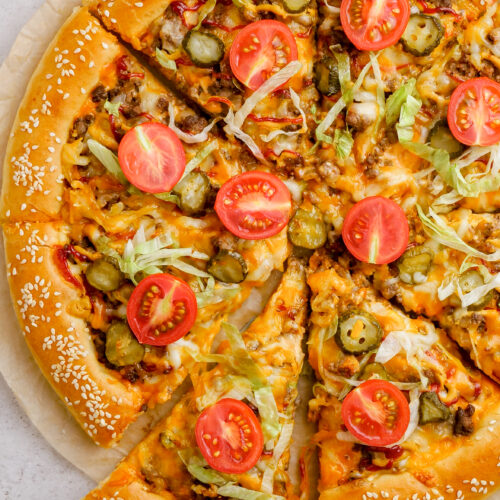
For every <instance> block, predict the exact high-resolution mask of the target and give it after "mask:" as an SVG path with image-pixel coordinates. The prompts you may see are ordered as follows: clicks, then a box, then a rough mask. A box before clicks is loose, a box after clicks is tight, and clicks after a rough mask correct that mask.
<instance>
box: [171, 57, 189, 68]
mask: <svg viewBox="0 0 500 500" xmlns="http://www.w3.org/2000/svg"><path fill="white" fill-rule="evenodd" d="M175 64H181V65H182V66H192V65H193V61H190V60H189V59H184V58H183V57H179V58H178V59H176V60H175Z"/></svg>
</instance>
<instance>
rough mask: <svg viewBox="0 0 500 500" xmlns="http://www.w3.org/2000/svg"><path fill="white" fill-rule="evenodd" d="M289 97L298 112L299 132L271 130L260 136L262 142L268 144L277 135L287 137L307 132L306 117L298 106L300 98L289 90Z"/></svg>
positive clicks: (293, 91)
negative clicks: (300, 121) (300, 120)
mask: <svg viewBox="0 0 500 500" xmlns="http://www.w3.org/2000/svg"><path fill="white" fill-rule="evenodd" d="M290 97H291V98H292V102H293V105H294V106H295V107H296V108H297V109H298V110H299V113H300V117H301V118H302V127H300V129H299V130H293V131H291V132H285V131H284V130H281V129H280V130H273V131H272V132H270V133H269V134H267V135H261V136H260V138H261V139H262V140H263V141H264V142H269V141H272V140H273V139H274V138H275V137H278V136H279V135H286V136H288V137H291V136H294V135H298V134H304V133H305V132H307V122H306V115H305V113H304V110H303V109H302V108H301V106H300V97H299V96H298V94H297V92H295V90H293V89H290Z"/></svg>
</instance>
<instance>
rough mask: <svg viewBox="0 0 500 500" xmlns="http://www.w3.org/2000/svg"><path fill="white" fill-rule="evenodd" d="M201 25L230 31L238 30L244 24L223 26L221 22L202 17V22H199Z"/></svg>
mask: <svg viewBox="0 0 500 500" xmlns="http://www.w3.org/2000/svg"><path fill="white" fill-rule="evenodd" d="M201 24H203V26H209V27H211V28H217V29H220V30H222V31H225V32H226V33H231V32H232V31H236V30H240V29H241V28H244V27H245V25H244V24H239V25H238V26H233V27H232V28H230V27H229V26H224V25H223V24H220V23H217V22H216V21H211V20H210V19H203V22H202V23H201Z"/></svg>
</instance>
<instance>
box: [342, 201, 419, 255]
mask: <svg viewBox="0 0 500 500" xmlns="http://www.w3.org/2000/svg"><path fill="white" fill-rule="evenodd" d="M408 235H409V227H408V220H407V218H406V215H405V213H404V212H403V210H402V208H401V207H400V206H399V205H398V204H397V203H395V202H394V201H392V200H390V199H388V198H383V197H382V196H371V197H369V198H365V199H364V200H362V201H360V202H358V203H356V205H354V206H353V207H352V208H351V209H350V210H349V212H348V213H347V215H346V218H345V220H344V227H343V228H342V238H343V240H344V243H345V246H346V247H347V249H348V250H349V252H351V253H352V254H353V255H354V257H356V259H358V260H361V261H362V262H369V263H370V264H388V263H389V262H393V261H395V260H396V259H397V258H398V257H401V255H402V254H403V252H404V251H405V249H406V247H407V246H408Z"/></svg>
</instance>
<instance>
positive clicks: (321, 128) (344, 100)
mask: <svg viewBox="0 0 500 500" xmlns="http://www.w3.org/2000/svg"><path fill="white" fill-rule="evenodd" d="M375 57H377V56H375ZM345 58H347V59H345ZM348 59H349V57H348V56H345V57H344V55H342V57H341V61H342V64H341V66H342V67H344V66H347V64H346V61H348ZM371 68H372V61H370V62H369V63H368V64H367V65H366V66H365V67H364V68H363V69H362V70H361V73H360V74H359V76H358V79H357V80H356V82H355V83H354V85H353V86H352V87H351V88H349V84H348V82H347V77H348V76H347V69H346V68H345V69H343V70H342V73H341V72H340V69H339V80H340V82H341V86H342V85H343V86H344V89H346V90H345V96H344V91H343V95H342V97H341V98H340V99H339V100H338V101H337V102H336V103H335V104H334V105H333V106H332V107H331V108H330V110H329V111H328V113H327V114H326V116H325V117H324V118H323V120H322V121H321V122H320V124H319V125H318V128H317V129H316V139H317V140H318V141H323V142H326V143H327V144H333V141H334V139H333V137H331V136H329V135H328V134H326V131H327V130H328V129H329V128H330V127H331V125H332V123H333V122H334V121H335V119H336V118H337V116H338V115H339V113H340V112H341V111H342V110H343V109H344V108H345V107H346V106H348V104H350V103H351V102H352V99H353V95H354V93H355V92H356V91H357V90H359V88H360V87H361V85H362V84H363V81H364V79H365V77H366V75H367V74H368V71H370V69H371ZM349 78H350V72H349Z"/></svg>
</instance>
